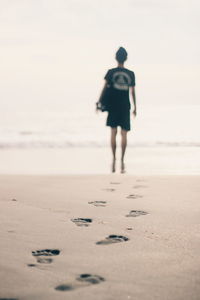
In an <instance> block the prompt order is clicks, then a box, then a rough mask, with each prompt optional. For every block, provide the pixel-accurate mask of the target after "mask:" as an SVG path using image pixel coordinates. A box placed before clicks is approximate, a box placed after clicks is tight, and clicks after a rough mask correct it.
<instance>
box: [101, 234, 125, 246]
mask: <svg viewBox="0 0 200 300" xmlns="http://www.w3.org/2000/svg"><path fill="white" fill-rule="evenodd" d="M128 240H129V238H127V237H126V236H123V235H116V234H111V235H109V236H108V237H106V238H105V239H104V240H101V241H99V242H97V243H96V244H97V245H110V244H115V243H121V242H127V241H128Z"/></svg>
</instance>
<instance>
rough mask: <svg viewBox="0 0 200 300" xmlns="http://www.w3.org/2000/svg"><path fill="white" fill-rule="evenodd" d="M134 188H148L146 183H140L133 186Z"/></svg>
mask: <svg viewBox="0 0 200 300" xmlns="http://www.w3.org/2000/svg"><path fill="white" fill-rule="evenodd" d="M133 188H134V189H141V188H147V186H146V185H142V184H138V185H134V186H133Z"/></svg>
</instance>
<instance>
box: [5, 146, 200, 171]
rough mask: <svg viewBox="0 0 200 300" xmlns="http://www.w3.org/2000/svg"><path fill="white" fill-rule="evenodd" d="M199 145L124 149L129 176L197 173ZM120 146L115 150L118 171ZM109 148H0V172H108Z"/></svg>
mask: <svg viewBox="0 0 200 300" xmlns="http://www.w3.org/2000/svg"><path fill="white" fill-rule="evenodd" d="M199 157H200V148H198V147H190V148H188V147H168V148H165V147H164V148H162V147H158V148H154V147H148V148H144V147H143V148H142V147H141V148H130V147H128V148H127V153H126V156H125V165H126V170H127V174H129V175H134V176H137V175H182V174H184V175H200V159H199ZM119 159H120V149H117V174H119V171H120V170H119ZM111 161H112V157H111V150H110V148H109V147H102V148H67V149H9V150H7V149H1V150H0V174H19V175H20V174H27V175H28V174H37V175H48V174H53V175H59V174H63V175H73V174H81V175H84V174H86V175H92V174H107V175H108V174H110V170H111Z"/></svg>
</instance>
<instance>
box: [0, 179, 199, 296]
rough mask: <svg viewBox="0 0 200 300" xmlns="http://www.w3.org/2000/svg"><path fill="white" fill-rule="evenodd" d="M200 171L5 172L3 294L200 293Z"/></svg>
mask: <svg viewBox="0 0 200 300" xmlns="http://www.w3.org/2000/svg"><path fill="white" fill-rule="evenodd" d="M199 180H200V177H199V176H157V177H156V176H149V177H148V176H146V177H143V176H138V177H136V176H127V175H122V176H120V175H115V176H112V175H106V176H103V175H102V176H100V175H99V176H98V175H97V176H3V175H2V176H0V201H1V209H0V225H1V226H0V231H1V247H0V249H1V255H0V299H4V298H5V299H8V298H10V299H19V300H20V299H30V300H31V299H39V300H40V299H41V300H43V299H44V300H46V299H48V300H56V299H61V300H62V299H73V300H76V299H82V300H86V299H87V300H88V299H91V300H94V299H95V300H104V299H105V300H112V299H113V300H114V299H115V300H122V299H123V300H124V299H137V300H138V299H139V300H147V299H148V300H150V299H151V300H155V299H162V300H164V299H167V300H168V299H170V300H172V299H179V300H186V299H187V300H188V299H190V300H198V299H200V256H199V251H200V199H199V195H200V184H199ZM94 201H103V202H97V203H89V202H94ZM105 202H106V203H105ZM94 204H95V205H97V206H95V205H94ZM130 211H132V212H131V213H130ZM77 218H88V219H92V220H86V221H92V222H81V221H80V220H79V221H77V220H74V221H72V219H77ZM78 225H79V226H78ZM80 225H82V226H80ZM85 225H88V226H85ZM109 235H117V236H119V237H118V238H117V240H116V237H115V238H114V239H110V240H108V239H105V238H106V237H108V236H109ZM126 238H128V239H129V240H126ZM116 241H118V243H115V242H116ZM98 242H99V243H98ZM45 249H47V250H49V251H41V252H39V251H38V250H45ZM50 250H52V251H50ZM55 250H56V251H55ZM58 250H59V251H60V253H59V251H58ZM49 254H52V255H49ZM81 274H86V275H82V276H80V275H81ZM56 287H57V288H58V289H55V288H56ZM59 289H64V291H60V290H59Z"/></svg>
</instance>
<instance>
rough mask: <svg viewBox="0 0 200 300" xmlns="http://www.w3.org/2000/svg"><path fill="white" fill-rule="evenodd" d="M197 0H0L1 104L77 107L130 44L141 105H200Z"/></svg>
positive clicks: (5, 107)
mask: <svg viewBox="0 0 200 300" xmlns="http://www.w3.org/2000/svg"><path fill="white" fill-rule="evenodd" d="M199 12H200V2H199V1H198V0H168V1H162V0H123V1H119V0H101V1H99V0H0V66H1V67H0V107H1V111H9V110H18V111H21V110H25V111H26V110H38V111H40V110H41V111H43V110H46V111H54V110H58V111H59V110H61V111H63V110H68V109H69V110H70V109H71V110H75V109H77V105H78V107H80V108H81V107H84V106H87V107H92V108H93V106H94V103H95V102H96V101H97V100H98V97H99V94H100V91H101V88H102V86H103V78H104V75H105V73H106V71H107V69H109V68H112V67H115V65H116V61H115V58H114V57H115V52H116V51H117V49H118V48H119V47H120V46H123V47H125V48H126V49H127V51H128V61H127V63H126V67H127V68H129V69H131V70H133V71H134V72H135V76H136V94H137V102H138V103H139V105H140V104H141V105H170V106H173V105H190V104H191V105H197V104H200V102H199V99H200V88H199V78H200V57H199V52H200V51H199V50H200V40H199V36H200V32H199V28H200V15H199Z"/></svg>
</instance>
